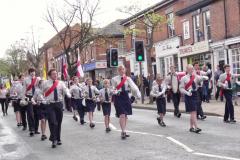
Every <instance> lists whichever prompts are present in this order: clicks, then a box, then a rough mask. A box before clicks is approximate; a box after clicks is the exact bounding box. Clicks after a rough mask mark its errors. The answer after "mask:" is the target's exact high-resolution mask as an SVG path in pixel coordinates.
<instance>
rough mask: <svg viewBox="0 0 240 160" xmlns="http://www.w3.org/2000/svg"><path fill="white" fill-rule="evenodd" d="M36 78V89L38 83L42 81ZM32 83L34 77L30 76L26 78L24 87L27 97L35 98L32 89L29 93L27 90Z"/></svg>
mask: <svg viewBox="0 0 240 160" xmlns="http://www.w3.org/2000/svg"><path fill="white" fill-rule="evenodd" d="M34 78H37V79H36V81H35V84H34V86H35V88H36V87H37V85H38V82H39V81H40V80H41V78H40V77H34ZM31 83H32V77H31V76H28V77H26V78H24V81H23V87H24V90H25V92H26V95H29V96H33V95H32V89H30V90H29V91H27V88H28V86H29V85H30V84H31Z"/></svg>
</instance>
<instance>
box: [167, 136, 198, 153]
mask: <svg viewBox="0 0 240 160" xmlns="http://www.w3.org/2000/svg"><path fill="white" fill-rule="evenodd" d="M166 138H167V139H168V140H170V141H172V142H173V143H175V144H177V145H179V146H180V147H182V148H183V149H185V150H186V151H187V152H190V153H191V152H193V151H194V150H192V149H191V148H189V147H188V146H186V145H185V144H183V143H181V142H179V141H178V140H176V139H174V138H172V137H166Z"/></svg>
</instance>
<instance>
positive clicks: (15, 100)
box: [10, 74, 24, 127]
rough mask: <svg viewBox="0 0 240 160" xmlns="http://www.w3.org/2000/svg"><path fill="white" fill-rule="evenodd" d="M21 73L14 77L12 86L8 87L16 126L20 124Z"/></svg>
mask: <svg viewBox="0 0 240 160" xmlns="http://www.w3.org/2000/svg"><path fill="white" fill-rule="evenodd" d="M23 78H24V77H23V75H22V74H20V75H19V77H18V79H19V80H18V79H17V78H16V79H15V80H14V81H13V82H12V86H11V88H10V97H11V100H12V106H13V111H14V113H15V116H16V121H17V126H18V127H20V126H22V118H21V107H20V105H19V102H20V98H21V93H22V87H23V86H22V82H21V81H23Z"/></svg>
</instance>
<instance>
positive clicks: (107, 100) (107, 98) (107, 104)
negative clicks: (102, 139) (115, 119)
mask: <svg viewBox="0 0 240 160" xmlns="http://www.w3.org/2000/svg"><path fill="white" fill-rule="evenodd" d="M103 85H104V88H102V89H101V90H100V91H99V99H100V102H101V104H102V110H103V116H104V123H105V127H106V132H107V133H108V132H110V131H111V129H110V127H109V124H110V115H111V97H112V90H111V89H110V82H109V80H108V79H105V80H104V81H103Z"/></svg>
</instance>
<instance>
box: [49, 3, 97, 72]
mask: <svg viewBox="0 0 240 160" xmlns="http://www.w3.org/2000/svg"><path fill="white" fill-rule="evenodd" d="M64 2H65V4H66V5H65V7H64V9H62V10H58V9H56V8H53V7H51V8H48V9H47V14H46V18H45V19H46V21H47V22H48V23H49V24H50V25H51V26H52V28H53V29H54V30H55V31H56V33H57V36H58V43H59V45H60V47H61V48H62V52H63V54H64V55H66V59H67V64H68V72H69V74H70V76H73V75H74V74H75V72H76V65H77V59H78V56H79V53H80V56H81V57H82V56H84V55H81V53H82V51H83V50H84V48H85V47H86V46H87V45H89V43H90V42H91V41H93V40H94V38H95V37H96V34H95V30H94V29H93V21H94V17H95V14H96V11H97V9H98V6H99V0H74V2H72V1H71V2H69V1H67V0H65V1H64ZM59 23H62V25H63V26H65V27H64V29H63V30H59V28H60V27H59V26H61V25H58V24H59ZM73 23H77V24H78V25H74V26H73ZM77 50H78V51H77ZM71 56H73V58H71ZM71 59H73V61H71Z"/></svg>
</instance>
